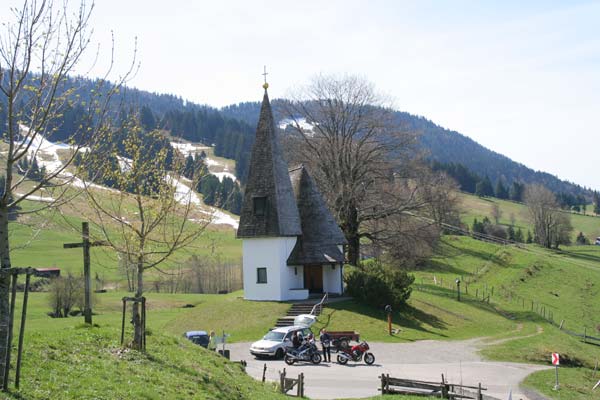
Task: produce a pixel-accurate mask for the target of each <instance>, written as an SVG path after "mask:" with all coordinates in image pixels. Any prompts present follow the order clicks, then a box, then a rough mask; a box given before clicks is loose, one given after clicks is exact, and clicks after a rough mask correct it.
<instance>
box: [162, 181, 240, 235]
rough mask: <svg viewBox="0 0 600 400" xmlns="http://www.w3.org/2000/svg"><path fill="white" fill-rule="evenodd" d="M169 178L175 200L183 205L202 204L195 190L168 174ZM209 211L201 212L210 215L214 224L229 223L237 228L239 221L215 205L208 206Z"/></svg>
mask: <svg viewBox="0 0 600 400" xmlns="http://www.w3.org/2000/svg"><path fill="white" fill-rule="evenodd" d="M169 179H171V184H172V185H174V186H175V200H176V201H177V202H178V203H180V204H183V205H188V204H190V203H191V204H194V205H198V206H200V205H202V204H203V203H202V200H200V196H198V194H197V193H196V192H194V191H193V190H192V189H191V188H190V187H189V186H188V185H187V184H186V183H185V182H184V181H183V179H182V180H179V179H176V178H174V177H172V176H169ZM209 209H210V212H209V211H204V210H202V211H201V212H202V213H203V214H207V215H210V216H211V217H210V221H211V223H213V224H216V225H230V226H232V227H233V228H234V229H237V228H238V226H239V221H238V220H237V219H236V218H235V217H233V216H231V215H229V214H227V213H224V212H223V211H221V210H219V209H218V208H215V207H209Z"/></svg>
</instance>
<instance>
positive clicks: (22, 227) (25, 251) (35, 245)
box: [10, 205, 242, 284]
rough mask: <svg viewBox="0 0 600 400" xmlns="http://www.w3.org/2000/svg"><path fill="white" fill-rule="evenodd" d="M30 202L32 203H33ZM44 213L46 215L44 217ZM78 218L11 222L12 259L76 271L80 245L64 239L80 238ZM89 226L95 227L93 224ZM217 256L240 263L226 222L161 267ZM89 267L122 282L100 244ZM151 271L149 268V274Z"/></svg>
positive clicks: (115, 264)
mask: <svg viewBox="0 0 600 400" xmlns="http://www.w3.org/2000/svg"><path fill="white" fill-rule="evenodd" d="M32 206H33V205H32ZM46 217H47V218H46ZM81 221H82V220H81V219H80V218H78V217H74V216H64V215H60V214H58V213H50V212H47V213H45V214H43V215H41V216H36V217H29V218H28V219H26V220H24V219H20V220H19V221H18V222H11V223H10V241H11V248H12V250H11V260H12V264H13V265H14V266H19V267H27V266H31V267H57V268H60V269H61V271H64V272H71V273H75V274H79V273H80V272H81V271H82V269H83V266H82V265H83V264H82V263H83V257H82V252H81V250H80V249H63V243H72V242H80V241H81ZM90 229H92V230H93V229H94V227H93V226H91V227H90ZM194 255H196V256H199V257H203V256H209V255H210V256H218V257H220V258H221V259H222V260H223V261H227V262H232V263H237V264H239V263H241V257H242V248H241V241H239V240H237V239H236V238H235V231H234V230H233V229H231V228H230V227H225V226H209V227H208V229H207V230H206V231H205V232H204V233H203V234H202V235H201V236H200V237H198V238H197V239H196V240H195V241H194V242H193V243H191V244H190V245H189V246H188V247H187V248H185V249H182V250H181V251H179V252H177V253H176V254H175V255H174V256H173V257H172V258H171V259H169V260H168V261H167V262H166V263H165V265H163V268H166V269H168V268H171V267H173V266H174V265H178V264H181V263H182V262H184V261H185V260H187V259H189V258H190V257H192V256H194ZM91 262H92V271H93V273H94V275H95V274H98V276H99V278H101V279H104V280H107V281H111V282H116V283H117V284H118V283H122V281H123V280H124V275H123V273H122V272H121V271H120V270H119V261H118V259H117V257H116V255H115V254H114V252H112V251H110V250H108V249H107V248H103V247H95V248H93V249H92V250H91ZM152 274H153V271H149V275H150V276H152Z"/></svg>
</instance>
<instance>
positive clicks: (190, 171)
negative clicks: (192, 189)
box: [181, 154, 196, 179]
mask: <svg viewBox="0 0 600 400" xmlns="http://www.w3.org/2000/svg"><path fill="white" fill-rule="evenodd" d="M195 169H196V162H195V161H194V157H192V155H191V154H188V156H187V157H186V158H185V164H184V165H183V171H182V173H181V175H183V176H185V177H186V178H188V179H194V172H195Z"/></svg>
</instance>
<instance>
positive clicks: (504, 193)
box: [496, 179, 508, 200]
mask: <svg viewBox="0 0 600 400" xmlns="http://www.w3.org/2000/svg"><path fill="white" fill-rule="evenodd" d="M496 197H497V198H499V199H503V200H506V199H508V189H507V188H506V186H504V185H503V184H502V180H500V179H498V183H496Z"/></svg>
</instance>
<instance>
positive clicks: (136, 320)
mask: <svg viewBox="0 0 600 400" xmlns="http://www.w3.org/2000/svg"><path fill="white" fill-rule="evenodd" d="M143 295H144V258H143V256H139V257H138V262H137V290H136V292H135V297H136V298H137V299H139V298H140V297H142V296H143ZM141 306H142V304H141V303H140V302H134V303H133V348H134V349H137V350H141V349H142V342H143V328H142V312H141Z"/></svg>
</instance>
